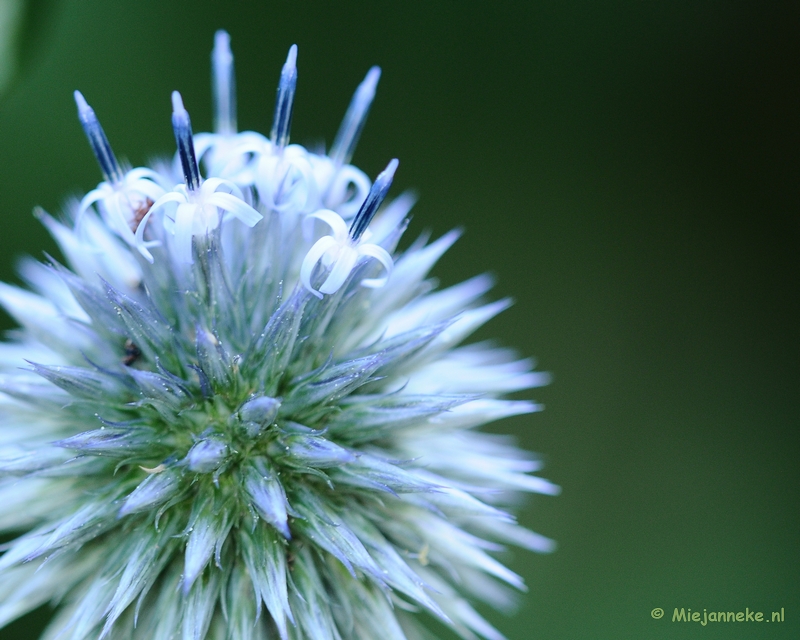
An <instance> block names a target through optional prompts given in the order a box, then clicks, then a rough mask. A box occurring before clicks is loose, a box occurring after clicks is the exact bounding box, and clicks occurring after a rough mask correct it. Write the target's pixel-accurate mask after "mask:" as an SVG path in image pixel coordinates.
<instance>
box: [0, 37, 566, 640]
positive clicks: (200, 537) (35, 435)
mask: <svg viewBox="0 0 800 640" xmlns="http://www.w3.org/2000/svg"><path fill="white" fill-rule="evenodd" d="M212 59H213V69H214V71H213V78H214V105H215V117H214V122H215V127H214V129H215V130H214V132H213V133H210V134H200V135H197V136H194V135H193V133H192V128H191V122H190V118H189V113H188V112H187V110H186V108H185V107H184V104H183V101H182V99H181V96H180V94H178V93H177V92H176V93H174V94H173V97H172V106H173V115H172V123H173V128H174V131H175V139H176V142H177V148H178V151H177V154H176V156H175V161H174V162H173V163H171V164H170V163H165V164H163V166H161V167H160V168H159V169H144V168H136V169H129V168H126V167H124V166H123V165H122V164H120V163H119V162H118V161H117V159H116V157H115V155H114V153H113V151H112V149H111V146H110V144H109V142H108V140H107V139H106V136H105V134H104V132H103V129H102V127H101V126H100V123H99V121H98V119H97V116H96V115H95V113H94V111H93V110H92V109H91V107H90V106H89V105H88V103H87V102H86V100H85V99H84V97H83V96H82V95H81V94H80V93H77V92H76V94H75V98H76V103H77V107H78V114H79V118H80V121H81V123H82V125H83V127H84V129H85V131H86V134H87V137H88V139H89V142H90V143H91V147H92V149H93V151H94V153H95V155H96V157H97V160H98V161H99V164H100V169H101V173H102V177H103V181H102V182H101V183H100V185H99V186H98V187H97V188H96V189H94V190H93V191H91V192H89V194H88V195H87V196H86V197H85V198H83V200H82V201H81V202H75V203H73V204H72V205H70V206H69V207H68V210H67V212H66V215H65V216H64V217H63V219H61V220H56V219H55V218H53V217H51V216H49V215H48V214H46V213H45V212H43V211H39V212H38V216H39V217H40V219H41V220H42V221H43V223H44V224H45V225H46V226H47V228H48V229H49V230H50V232H51V233H52V234H53V236H54V238H55V240H56V241H57V243H58V245H59V246H60V248H61V251H62V253H63V256H64V258H65V261H66V264H61V263H60V262H58V261H57V260H55V259H52V258H51V259H48V261H47V262H46V263H44V264H42V263H39V262H37V261H34V260H32V259H27V260H25V261H24V262H23V263H22V265H21V270H20V271H21V276H22V277H23V279H24V280H25V281H26V282H27V284H28V285H29V288H21V287H16V286H12V285H8V284H0V303H2V305H3V306H4V307H5V308H6V309H7V311H8V312H9V313H10V314H11V315H12V316H13V317H14V318H15V319H16V320H17V322H18V323H19V325H20V327H21V328H20V329H19V330H17V331H15V332H13V333H12V334H11V336H10V340H9V341H8V342H6V343H3V344H2V345H0V367H2V369H1V370H0V391H2V393H0V407H1V410H0V529H1V530H2V531H3V532H7V533H8V532H21V535H19V537H17V538H16V539H14V540H12V541H11V542H9V543H8V544H7V545H5V547H4V553H3V555H2V556H0V626H2V625H4V624H6V623H7V622H9V621H10V620H13V619H14V618H16V617H18V616H20V615H22V614H24V613H26V612H28V611H30V610H32V609H34V608H35V607H38V606H40V605H41V604H44V603H53V604H57V605H58V611H57V615H56V617H55V619H54V620H53V621H52V623H51V624H50V626H49V628H48V630H47V631H46V633H45V637H46V638H51V639H55V638H64V639H72V640H79V639H82V638H142V639H147V640H154V639H164V640H166V639H168V638H176V637H181V638H184V639H186V640H189V639H191V640H199V639H201V638H215V639H217V638H219V639H224V638H232V639H236V640H242V639H249V638H253V639H268V638H279V639H281V640H287V639H290V638H291V639H300V638H313V639H315V640H320V639H340V638H365V639H372V638H391V639H400V638H419V637H423V636H424V635H425V632H424V631H423V627H422V626H421V623H420V622H419V620H420V614H421V613H423V612H427V613H428V614H430V616H432V617H433V618H435V619H438V620H440V621H441V622H442V623H444V624H445V625H447V626H449V627H451V628H452V629H453V630H454V631H455V632H456V633H457V634H458V635H459V636H461V637H462V638H476V637H483V638H489V639H495V638H500V637H501V635H500V633H499V632H498V631H496V630H495V629H494V628H493V627H492V626H491V625H490V624H489V623H488V622H486V621H485V620H484V619H483V618H482V617H481V616H480V615H479V614H478V613H477V612H476V610H475V609H474V608H473V606H472V604H470V602H471V601H475V600H477V601H483V602H485V603H488V604H489V605H491V606H493V607H496V608H500V609H505V608H508V607H509V606H510V605H511V604H512V603H513V601H514V595H513V589H523V588H524V585H523V583H522V580H521V578H520V577H519V576H518V575H516V574H515V573H513V572H512V571H510V570H509V569H508V568H506V567H505V566H504V565H503V564H501V563H500V562H499V561H498V560H497V559H496V557H495V554H496V553H497V552H499V551H501V550H502V549H503V548H504V545H506V544H513V545H518V546H521V547H524V548H527V549H532V550H534V551H548V550H550V549H551V548H552V543H551V541H549V540H548V539H546V538H544V537H542V536H540V535H538V534H535V533H533V532H531V531H528V530H526V529H524V528H522V527H521V526H519V525H518V524H517V523H516V521H515V519H514V516H513V515H512V513H511V512H510V511H509V509H511V508H513V507H514V505H515V503H516V502H517V500H518V498H519V497H520V495H521V494H522V493H524V492H537V493H544V494H555V493H557V491H558V489H557V487H556V486H554V485H553V484H551V483H550V482H548V481H546V480H544V479H541V478H539V477H537V476H534V475H531V473H532V472H535V471H537V470H538V469H539V467H540V463H539V462H538V461H537V460H536V458H534V457H533V456H531V455H529V454H527V453H525V452H523V451H521V450H519V449H518V448H516V447H515V446H514V444H513V443H512V442H510V441H508V440H507V439H505V438H501V437H498V436H495V435H488V434H485V433H480V432H479V431H478V430H477V429H478V428H479V427H480V426H482V425H484V424H486V423H489V422H492V421H494V420H498V419H500V418H503V417H506V416H512V415H519V414H525V413H530V412H534V411H537V410H538V409H539V407H538V406H537V405H536V404H533V403H531V402H528V401H524V400H511V399H506V398H504V395H505V394H508V393H510V392H515V391H518V390H524V389H529V388H532V387H536V386H539V385H542V384H545V383H546V382H547V375H546V374H543V373H537V372H534V371H532V365H531V362H530V361H529V360H524V359H518V358H516V357H515V355H514V354H513V353H512V352H510V351H508V350H505V349H500V348H497V347H495V346H492V345H491V344H488V343H477V344H467V345H466V346H463V345H462V344H461V343H462V342H463V341H464V340H466V339H467V338H468V337H469V336H470V334H471V333H472V332H473V331H474V330H475V329H477V328H478V327H480V326H481V325H483V324H484V323H485V322H487V321H488V320H490V319H491V318H492V317H493V316H495V315H496V314H498V313H499V312H501V311H503V310H504V309H505V308H506V307H508V305H509V303H508V301H506V300H501V301H499V302H485V301H484V296H485V295H486V294H487V292H488V291H489V289H490V288H491V286H492V281H491V279H490V278H489V277H488V276H485V275H484V276H478V277H474V278H472V279H470V280H467V281H466V282H463V283H461V284H458V285H455V286H452V287H449V288H446V289H443V290H437V289H436V286H435V283H434V281H433V280H431V279H429V275H428V274H429V273H430V270H431V269H432V267H433V266H434V264H435V263H436V261H437V260H438V259H439V258H440V257H441V256H442V254H443V253H444V252H445V251H446V250H447V249H448V248H449V247H450V246H451V245H452V244H453V243H454V242H455V240H456V239H457V237H458V233H456V232H451V233H448V234H446V235H445V236H443V237H441V238H439V239H437V240H434V241H432V242H429V241H428V240H427V238H426V237H423V238H421V239H419V240H417V241H415V242H413V243H412V244H411V245H410V246H409V247H408V248H407V249H405V250H402V251H400V250H398V248H397V245H398V242H399V240H400V237H401V236H402V234H403V232H404V231H405V229H406V226H407V215H408V212H409V210H410V208H411V206H412V205H413V203H414V200H413V198H412V197H410V196H409V195H407V194H403V195H400V196H399V197H397V198H395V199H394V200H392V201H391V202H387V201H386V198H387V194H388V192H389V190H390V187H391V184H392V180H393V176H394V173H395V171H396V169H397V167H398V163H397V160H392V161H391V162H389V164H388V166H387V168H386V170H385V171H384V172H383V173H381V174H380V175H379V176H378V177H377V178H376V180H375V181H374V183H373V182H371V181H370V180H369V178H368V177H367V176H366V175H365V174H364V173H363V172H362V171H360V170H359V169H357V168H355V167H353V166H351V165H350V164H349V162H350V158H351V157H352V154H353V150H354V147H355V144H356V142H357V140H358V137H359V134H360V132H361V129H362V127H363V125H364V122H365V120H366V118H367V114H368V111H369V107H370V105H371V103H372V99H373V97H374V95H375V88H376V85H377V82H378V79H379V75H380V71H379V70H378V69H377V68H373V69H372V70H370V71H369V73H368V74H367V77H366V79H365V80H364V82H363V83H362V85H361V86H360V87H359V88H358V90H357V91H356V94H355V96H354V98H353V101H352V103H351V105H350V108H349V109H348V110H347V113H346V116H345V119H344V122H343V123H342V126H341V129H340V130H339V133H338V135H337V136H336V139H335V142H334V144H333V146H332V147H331V149H330V150H329V152H328V153H327V155H319V154H313V153H311V152H309V151H308V150H306V149H304V148H303V147H301V146H299V145H294V144H289V135H290V125H291V120H292V105H293V98H294V90H295V84H296V82H297V48H296V47H292V49H291V50H290V52H289V56H288V58H287V60H286V63H285V65H284V67H283V70H282V73H281V76H280V82H279V86H278V92H277V102H276V107H275V116H274V121H273V126H272V130H271V133H270V136H269V138H267V137H265V136H263V135H261V134H258V133H253V132H243V133H239V132H237V128H236V114H235V102H236V100H235V93H234V78H233V57H232V55H231V53H230V48H229V38H228V36H227V34H225V33H224V32H220V33H218V34H217V38H216V43H215V49H214V54H213V57H212ZM198 161H199V163H198ZM201 169H202V172H201ZM327 229H329V231H327Z"/></svg>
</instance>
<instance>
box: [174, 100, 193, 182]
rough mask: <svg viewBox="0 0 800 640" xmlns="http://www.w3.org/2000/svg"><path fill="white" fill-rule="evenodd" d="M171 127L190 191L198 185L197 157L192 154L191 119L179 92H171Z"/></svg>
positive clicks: (184, 177)
mask: <svg viewBox="0 0 800 640" xmlns="http://www.w3.org/2000/svg"><path fill="white" fill-rule="evenodd" d="M172 129H173V130H174V131H175V143H176V144H177V145H178V155H179V156H180V158H181V166H182V167H183V179H184V181H185V182H186V186H187V187H188V188H189V190H190V191H194V190H195V189H198V188H199V187H200V170H199V169H198V168H197V158H196V157H195V155H194V142H192V121H191V120H189V112H188V111H186V109H185V108H184V106H183V99H182V98H181V94H180V93H178V92H177V91H173V92H172Z"/></svg>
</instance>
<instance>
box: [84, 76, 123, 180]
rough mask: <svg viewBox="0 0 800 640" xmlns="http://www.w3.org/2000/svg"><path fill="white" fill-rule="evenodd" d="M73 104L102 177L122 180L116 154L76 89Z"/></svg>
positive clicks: (95, 117) (92, 111)
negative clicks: (76, 108)
mask: <svg viewBox="0 0 800 640" xmlns="http://www.w3.org/2000/svg"><path fill="white" fill-rule="evenodd" d="M73 95H74V96H75V104H77V105H78V118H79V119H80V121H81V124H82V125H83V130H84V131H85V132H86V137H87V138H88V139H89V144H90V145H92V151H94V155H95V157H96V158H97V162H98V163H99V164H100V171H102V172H103V178H105V181H106V182H111V183H117V182H119V181H120V180H122V177H123V176H122V169H120V167H119V163H118V162H117V158H116V156H114V152H113V151H112V150H111V145H110V144H108V138H106V134H105V132H104V131H103V127H101V126H100V122H99V121H98V119H97V116H96V115H94V109H92V108H91V107H90V106H89V105H88V104H87V102H86V100H85V98H84V97H83V94H82V93H81V92H80V91H76V92H75V93H74V94H73Z"/></svg>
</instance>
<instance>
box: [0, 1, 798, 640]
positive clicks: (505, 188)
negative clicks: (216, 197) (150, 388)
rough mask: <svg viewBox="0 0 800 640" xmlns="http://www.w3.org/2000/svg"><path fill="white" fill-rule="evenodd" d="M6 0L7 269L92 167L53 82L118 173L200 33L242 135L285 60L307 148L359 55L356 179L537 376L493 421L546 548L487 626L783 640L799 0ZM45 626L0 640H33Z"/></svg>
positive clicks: (523, 563)
mask: <svg viewBox="0 0 800 640" xmlns="http://www.w3.org/2000/svg"><path fill="white" fill-rule="evenodd" d="M3 1H4V0H0V2H3ZM16 4H19V2H18V1H17V2H16V3H15V0H11V1H10V2H8V6H7V7H6V8H7V9H8V7H11V8H10V9H9V11H11V13H10V14H9V15H18V16H20V17H19V20H18V21H17V22H16V23H15V24H18V25H19V28H18V29H16V30H14V29H12V30H11V31H10V32H9V33H11V35H12V36H13V35H14V34H17V36H18V37H17V38H16V39H13V38H12V39H10V40H9V39H7V40H6V42H10V43H11V45H8V47H7V50H8V51H11V52H12V54H13V55H11V54H10V57H9V56H7V57H6V58H5V60H6V61H11V64H10V65H9V64H7V66H9V67H10V68H12V69H13V70H14V71H15V74H16V75H15V76H14V77H13V79H12V80H11V82H10V83H9V84H7V85H6V87H5V90H4V93H3V95H2V96H0V141H1V142H0V175H2V176H4V178H3V190H2V195H1V196H0V203H1V205H2V220H3V227H2V232H0V255H2V260H1V261H0V272H1V273H0V276H2V279H3V280H9V279H12V280H13V279H14V274H13V263H14V259H15V257H16V256H19V255H21V254H24V253H30V254H33V255H36V256H41V255H42V250H43V249H44V250H47V251H49V252H52V251H54V250H55V249H54V245H53V243H52V241H51V240H50V239H49V238H48V237H47V236H46V234H45V233H44V231H43V230H42V229H41V228H40V227H39V226H38V224H37V223H36V222H35V221H34V219H33V217H32V215H31V210H32V207H33V206H34V205H36V204H39V205H42V206H43V207H45V208H46V209H48V210H50V211H57V210H58V209H59V207H60V205H61V203H62V202H63V199H64V197H65V196H67V195H71V194H77V195H80V194H82V193H84V192H85V191H87V190H88V189H90V188H92V187H93V186H94V185H95V184H96V183H97V182H98V180H99V172H98V169H97V167H96V165H95V163H94V160H93V158H92V155H91V152H90V150H89V147H88V145H87V144H86V141H85V139H84V137H83V132H82V131H81V128H80V126H79V124H78V121H77V118H76V115H75V107H74V104H73V102H72V91H73V90H74V89H76V88H79V89H80V90H81V91H83V93H84V94H85V95H86V97H87V99H88V100H89V102H90V103H91V104H92V105H93V106H94V108H95V110H96V111H97V113H98V116H99V117H100V119H101V121H102V122H103V126H104V127H105V130H106V132H107V134H108V136H109V138H110V140H111V143H112V145H113V146H114V148H115V149H116V150H117V153H118V154H119V155H126V156H127V157H128V158H129V159H130V160H131V162H132V163H134V165H137V164H141V163H144V162H146V161H147V160H148V159H149V158H151V157H154V156H156V155H158V154H163V153H165V152H167V153H171V151H172V148H173V144H174V143H173V138H172V132H171V129H170V119H169V115H170V102H169V94H170V91H172V90H173V89H179V90H180V91H181V92H182V93H183V97H184V100H185V103H186V105H187V108H188V109H189V111H190V112H191V114H192V119H193V122H194V124H195V129H196V130H207V129H208V128H209V127H210V120H211V113H210V100H209V92H210V89H209V53H210V48H211V44H212V38H213V33H214V31H215V30H216V29H218V28H225V29H227V30H228V31H229V32H230V33H231V37H232V46H233V49H234V53H235V55H236V64H237V78H238V86H239V124H240V129H251V128H252V129H258V130H261V131H267V130H268V128H269V125H270V122H271V117H272V108H273V100H274V89H275V84H276V81H277V78H278V74H279V70H280V65H281V64H282V62H283V59H284V57H285V55H286V51H287V48H288V47H289V45H290V44H292V43H294V42H296V43H297V44H298V46H299V51H300V53H299V84H298V90H297V96H296V110H295V115H294V123H293V131H292V133H293V140H294V141H296V142H301V143H304V144H307V145H315V144H319V143H322V142H325V141H327V142H328V143H330V141H331V139H332V137H333V134H334V133H335V131H336V127H337V126H338V123H339V119H340V117H341V116H342V114H343V113H344V110H345V107H346V105H347V102H348V100H349V97H350V95H351V92H352V90H353V89H354V88H355V86H356V84H357V83H358V82H359V81H360V80H361V78H362V77H363V74H364V73H365V72H366V70H367V69H368V68H369V66H370V65H372V64H379V65H381V66H382V68H383V71H384V75H383V77H382V79H381V84H380V87H379V92H378V98H377V100H376V103H375V105H374V107H373V111H372V114H371V115H370V120H369V123H368V125H367V128H366V130H365V132H364V135H363V137H362V140H361V144H360V147H359V149H358V151H357V154H356V157H355V162H356V164H358V165H359V166H361V167H362V168H363V169H365V170H366V171H367V173H369V174H370V175H373V176H374V175H375V174H376V172H377V171H379V170H380V169H381V168H382V167H383V166H384V165H385V163H386V161H387V160H388V159H389V158H391V157H395V156H396V157H399V158H400V160H401V165H400V171H399V173H398V177H397V181H396V185H397V191H396V193H399V191H400V189H402V188H407V187H414V188H415V189H417V191H418V192H419V193H420V195H421V199H420V201H419V204H418V205H417V207H416V208H415V216H414V221H413V225H412V229H411V234H415V233H417V232H420V231H422V230H423V229H432V230H433V232H434V233H435V234H441V233H443V232H445V231H446V230H448V229H450V228H451V227H454V226H459V225H463V226H464V227H465V228H466V234H465V235H464V237H463V238H462V239H461V240H460V241H459V242H458V244H457V245H456V246H455V247H454V248H453V249H452V250H451V251H450V252H449V254H448V255H447V256H446V257H445V258H444V259H443V261H442V263H441V264H440V266H439V267H437V270H436V273H437V275H438V276H439V277H440V278H441V280H442V282H443V283H445V284H449V283H454V282H457V281H459V280H461V279H464V278H466V277H468V276H471V275H473V274H475V273H477V272H481V271H485V270H489V271H491V272H493V273H495V274H496V275H497V277H498V282H499V284H498V286H497V289H496V294H497V295H498V296H506V295H510V296H513V297H514V298H515V299H516V301H517V303H516V306H514V307H513V308H512V309H511V310H510V311H507V312H506V313H504V314H503V315H502V316H501V317H499V318H498V319H496V320H495V321H493V322H492V323H491V324H490V326H489V327H487V328H485V329H483V330H482V331H481V333H480V336H479V337H480V338H489V337H493V336H494V337H497V338H498V339H499V341H501V342H502V343H503V344H508V345H514V346H516V347H518V348H519V350H520V351H521V352H522V353H523V354H526V355H535V356H537V358H538V359H539V363H540V367H541V368H543V369H546V370H549V371H552V372H553V375H554V382H553V384H552V385H551V386H550V387H548V388H546V389H542V390H537V391H536V393H535V394H533V395H534V397H535V398H536V399H538V400H540V401H542V402H544V403H545V404H546V405H547V410H546V411H545V412H544V413H543V414H538V415H535V416H532V417H531V416H528V417H524V418H520V419H516V420H513V421H506V422H505V423H501V424H499V425H497V426H496V427H493V428H495V429H497V430H500V431H513V432H514V433H515V434H516V435H517V436H518V438H519V440H520V442H521V443H522V444H523V445H524V446H525V447H526V448H529V449H532V450H535V451H539V452H542V453H543V454H544V456H545V458H546V460H547V468H546V471H545V475H546V476H547V477H549V478H551V479H553V480H554V481H556V482H558V483H559V484H561V485H562V486H563V489H564V491H563V494H562V495H561V496H560V497H558V498H539V499H535V500H533V501H531V502H530V503H529V506H528V508H526V510H525V511H524V512H523V515H522V520H523V522H524V523H525V524H527V525H529V526H530V527H532V528H534V529H535V530H537V531H539V532H541V533H544V534H546V535H548V536H551V537H553V538H555V539H556V540H557V541H558V543H559V548H558V550H557V551H556V552H555V553H554V554H552V555H548V556H533V555H530V554H525V553H522V552H516V553H514V554H513V557H510V558H509V561H510V562H511V565H512V567H513V568H514V569H515V570H517V571H518V572H520V573H522V574H523V575H524V577H525V579H526V581H527V583H528V585H529V588H530V590H529V593H528V594H527V595H526V596H525V597H524V599H523V600H522V603H523V604H522V607H521V609H520V611H519V612H518V613H517V614H516V615H515V616H513V617H505V616H503V615H499V614H493V613H489V614H488V615H489V618H490V619H491V620H492V621H493V622H494V623H495V624H496V625H497V626H498V627H499V628H500V629H501V630H502V631H503V633H504V634H505V635H506V636H507V637H508V638H511V639H522V638H545V639H550V638H554V639H556V638H564V639H571V638H596V639H605V638H609V639H611V638H613V639H619V638H695V637H702V638H797V637H800V562H799V561H800V532H799V530H798V525H799V524H800V518H798V497H800V490H799V489H800V464H799V463H800V455H798V454H799V453H800V437H799V436H798V426H800V419H798V409H799V408H800V407H798V405H799V404H800V403H798V399H799V398H800V394H798V382H800V331H799V330H798V329H799V327H798V320H799V319H800V304H799V303H800V295H799V294H800V279H798V275H799V270H798V266H799V263H800V251H798V244H799V242H798V241H799V240H800V205H799V203H800V198H799V197H798V196H800V193H799V191H800V189H799V188H798V184H800V183H799V181H798V170H800V156H799V155H798V146H799V145H798V143H800V125H799V124H798V117H797V116H798V112H799V111H800V91H799V90H798V86H799V85H798V76H799V75H800V38H798V33H800V7H799V6H798V4H797V3H795V2H771V3H760V2H755V1H751V2H735V1H726V2H722V1H710V0H701V1H692V2H679V1H673V2H669V3H656V2H634V1H630V2H613V3H612V2H576V1H572V0H561V1H557V2H554V1H548V2H492V3H489V2H486V3H480V2H455V1H441V0H436V1H431V0H424V1H415V2H410V1H405V2H402V3H401V2H396V3H390V2H349V3H326V2H291V3H290V2H272V3H266V2H253V1H247V2H236V3H221V2H211V1H207V0H204V1H195V2H170V1H168V0H137V1H135V2H134V1H129V0H125V1H115V2H108V1H102V0H80V1H78V0H71V1H63V2H56V1H49V2H43V1H42V0H39V1H37V2H28V3H24V2H22V3H21V4H19V6H20V7H21V10H20V11H19V12H17V13H16V14H14V13H13V10H14V7H13V6H11V5H15V6H16ZM0 37H3V36H2V33H0ZM0 44H2V43H0ZM4 46H6V45H5V44H2V46H0V51H5V50H6V49H3V48H2V47H4ZM0 79H2V73H0ZM2 320H3V323H4V327H5V328H8V327H10V326H11V321H10V320H9V319H8V318H7V317H5V316H3V318H2ZM654 607H663V608H664V609H666V610H667V615H666V616H665V617H664V618H663V619H661V620H654V619H653V618H652V617H651V615H650V611H651V610H652V609H653V608H654ZM675 607H690V608H692V609H693V610H702V609H703V608H707V609H709V610H718V609H720V610H737V611H738V610H744V608H745V607H749V608H750V609H751V610H752V609H755V610H763V611H766V612H770V611H772V610H775V609H779V608H781V607H783V608H784V610H785V622H783V623H781V624H765V623H762V624H756V623H739V624H735V623H728V624H719V625H713V624H709V626H707V627H701V626H699V625H697V624H686V623H672V622H670V618H671V612H672V610H673V609H674V608H675ZM46 615H47V611H46V610H43V611H39V612H37V613H35V614H33V615H31V616H28V617H27V618H25V619H24V620H22V621H20V622H18V623H16V624H14V625H12V626H11V627H9V628H6V629H4V630H2V631H0V637H2V638H3V640H12V639H13V640H16V639H22V638H24V639H28V638H35V637H37V635H38V630H39V629H41V628H42V626H43V624H44V622H45V621H46ZM443 637H450V636H447V635H446V634H443Z"/></svg>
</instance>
